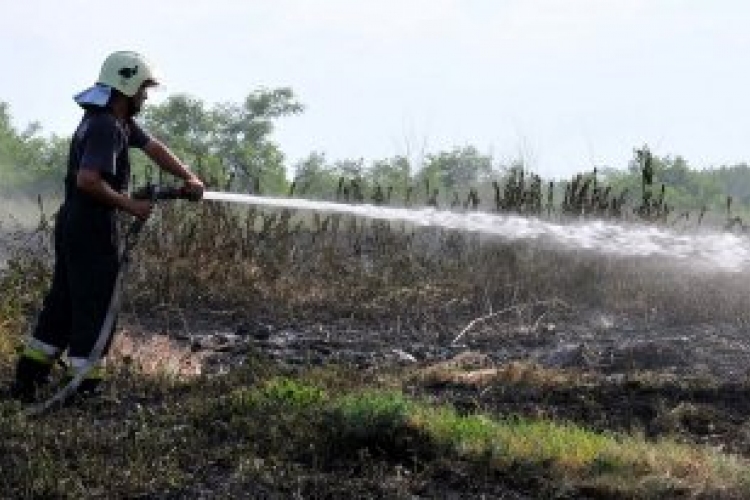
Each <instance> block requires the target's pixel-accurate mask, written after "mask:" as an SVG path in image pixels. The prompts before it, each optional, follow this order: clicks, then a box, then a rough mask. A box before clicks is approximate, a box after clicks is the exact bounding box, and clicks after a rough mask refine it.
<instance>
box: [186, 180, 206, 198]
mask: <svg viewBox="0 0 750 500" xmlns="http://www.w3.org/2000/svg"><path fill="white" fill-rule="evenodd" d="M182 189H184V190H185V192H186V193H187V194H188V197H189V199H190V200H193V201H199V200H200V199H201V198H203V191H205V189H206V186H205V185H204V184H203V181H202V180H200V179H199V178H198V177H197V176H196V175H195V174H190V176H189V177H188V178H187V179H185V184H183V186H182Z"/></svg>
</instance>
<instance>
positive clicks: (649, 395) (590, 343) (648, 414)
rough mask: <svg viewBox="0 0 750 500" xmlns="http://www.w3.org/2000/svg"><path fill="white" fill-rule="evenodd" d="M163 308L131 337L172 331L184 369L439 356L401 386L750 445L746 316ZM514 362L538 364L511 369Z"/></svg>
mask: <svg viewBox="0 0 750 500" xmlns="http://www.w3.org/2000/svg"><path fill="white" fill-rule="evenodd" d="M161 318H162V319H161V321H160V320H159V316H158V315H157V316H155V317H154V318H151V320H150V322H149V324H144V323H143V321H135V318H133V317H131V318H127V317H126V318H124V320H125V324H126V325H127V326H125V331H126V332H127V335H128V336H129V337H130V338H132V339H135V341H134V343H133V345H137V344H138V343H139V342H145V341H146V339H148V338H151V339H153V338H155V337H153V332H154V331H161V332H163V333H166V334H167V335H165V336H164V337H161V338H168V339H169V343H170V345H171V346H172V349H174V350H175V352H180V353H182V354H181V355H180V356H181V357H182V359H183V361H185V360H191V362H190V363H187V362H184V363H183V366H184V367H187V368H184V370H185V372H186V373H189V372H192V373H197V372H199V371H200V372H204V373H222V372H226V371H228V370H231V369H232V367H233V366H237V365H241V364H242V363H244V361H245V360H246V359H247V358H248V355H249V353H251V352H252V353H256V354H257V353H261V354H262V355H264V356H267V357H269V358H271V359H273V360H275V361H276V362H277V363H279V364H280V365H282V366H284V367H286V368H288V369H290V370H295V369H302V368H305V367H309V366H321V365H327V364H337V365H344V366H349V367H352V368H355V369H357V370H365V371H367V370H369V371H373V372H375V371H380V370H385V371H388V370H389V369H397V370H398V371H399V373H413V374H420V373H425V372H429V371H430V370H433V371H434V369H435V367H443V368H445V371H446V372H451V373H454V375H455V376H443V377H437V378H436V377H429V376H428V377H422V376H414V377H406V378H405V380H407V381H406V382H405V384H404V387H405V389H406V390H407V391H409V392H411V393H413V394H415V395H419V396H422V397H428V398H431V399H435V400H439V401H445V402H449V403H451V404H453V405H455V406H456V407H457V408H459V409H462V410H464V411H466V412H474V411H481V412H487V413H491V414H496V415H498V416H504V415H524V416H530V417H547V418H553V419H559V420H565V421H573V422H576V423H579V424H581V425H584V426H586V427H589V428H594V429H600V430H603V431H604V430H608V431H623V432H628V433H633V432H635V433H639V434H642V435H644V436H646V437H647V438H658V437H664V436H669V437H673V438H676V439H678V440H685V441H688V442H696V443H706V444H711V445H715V446H718V447H720V448H722V449H725V450H727V451H731V452H735V453H740V454H743V455H746V456H750V418H749V417H750V383H749V382H748V377H747V374H748V368H750V328H748V327H747V326H746V325H743V324H739V323H728V322H727V323H710V324H682V325H677V324H674V322H669V321H666V320H664V319H662V318H658V317H655V316H654V317H650V316H645V315H644V316H635V315H625V314H621V313H619V314H618V313H612V312H607V311H585V312H581V311H569V310H568V311H558V312H550V314H547V315H545V317H544V318H543V319H542V320H538V321H535V322H534V323H533V324H526V323H524V322H519V321H517V320H511V319H507V320H504V321H485V322H483V323H482V324H476V323H475V325H476V326H474V327H472V328H470V329H469V330H467V331H464V330H465V328H466V326H468V324H469V323H465V324H464V323H462V324H458V325H457V326H455V327H451V328H448V327H446V328H444V329H443V331H441V332H439V333H430V332H428V331H406V330H399V329H398V328H397V327H391V328H387V329H377V328H373V327H361V326H360V327H357V325H355V324H352V323H351V322H349V321H341V322H339V323H326V324H318V323H310V324H301V325H295V326H290V325H283V324H281V323H280V322H278V321H274V320H272V319H267V320H265V321H258V320H247V319H241V318H239V317H238V316H237V315H233V314H229V313H215V314H214V315H213V317H212V315H211V314H208V315H202V316H201V317H200V319H192V320H191V319H186V318H184V317H183V318H182V320H181V321H177V320H176V319H175V318H176V316H175V315H174V314H163V315H162V316H161ZM166 318H169V321H167V320H166ZM149 332H151V333H149ZM459 334H461V335H459ZM457 337H458V340H457V341H456V342H454V340H456V338H457ZM139 338H140V339H141V340H138V339H139ZM156 338H159V337H156ZM146 351H148V349H146ZM142 352H144V351H142ZM178 357H179V356H178ZM195 360H199V362H195ZM512 366H520V367H522V368H520V370H522V371H523V370H525V371H527V372H528V374H530V375H529V376H520V377H519V376H516V377H509V376H508V367H512ZM456 374H457V375H456Z"/></svg>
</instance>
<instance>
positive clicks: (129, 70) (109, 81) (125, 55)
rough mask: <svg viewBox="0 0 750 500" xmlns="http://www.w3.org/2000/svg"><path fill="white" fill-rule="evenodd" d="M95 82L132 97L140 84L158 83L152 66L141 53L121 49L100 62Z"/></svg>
mask: <svg viewBox="0 0 750 500" xmlns="http://www.w3.org/2000/svg"><path fill="white" fill-rule="evenodd" d="M97 83H98V84H100V85H106V86H108V87H111V88H113V89H117V90H119V91H120V92H122V93H123V94H125V95H126V96H128V97H133V96H134V95H135V94H136V93H137V92H138V89H140V88H141V85H143V84H144V83H146V84H148V85H158V84H159V79H158V78H157V76H156V72H155V71H154V67H153V66H152V65H151V63H150V62H148V61H147V60H146V58H145V57H143V56H142V55H141V54H139V53H137V52H131V51H126V50H121V51H117V52H113V53H112V54H110V55H109V56H108V57H107V59H105V60H104V63H103V64H102V69H101V71H100V72H99V80H97Z"/></svg>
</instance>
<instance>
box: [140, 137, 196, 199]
mask: <svg viewBox="0 0 750 500" xmlns="http://www.w3.org/2000/svg"><path fill="white" fill-rule="evenodd" d="M143 152H144V153H146V156H148V157H149V158H150V159H151V160H152V161H153V162H154V163H156V164H157V165H158V166H159V167H160V168H162V169H163V170H166V171H167V172H169V173H171V174H172V175H174V176H175V177H179V178H180V179H182V180H184V181H185V188H186V189H187V190H188V191H190V192H191V193H193V194H200V195H202V194H203V190H204V189H205V186H204V185H203V182H202V181H201V180H200V179H199V178H198V176H196V175H195V174H194V173H193V172H191V171H190V169H189V168H188V167H187V165H185V164H184V163H182V162H181V161H180V159H179V158H177V156H175V154H174V153H172V151H171V150H170V149H169V148H168V147H167V146H165V145H164V143H162V142H161V141H159V140H158V139H154V138H152V139H151V140H150V141H148V143H147V144H146V146H145V147H144V148H143Z"/></svg>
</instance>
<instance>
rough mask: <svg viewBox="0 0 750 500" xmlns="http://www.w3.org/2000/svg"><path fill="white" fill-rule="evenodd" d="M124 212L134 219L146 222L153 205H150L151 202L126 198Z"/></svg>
mask: <svg viewBox="0 0 750 500" xmlns="http://www.w3.org/2000/svg"><path fill="white" fill-rule="evenodd" d="M125 210H126V211H127V212H128V213H129V214H130V215H132V216H134V217H137V218H139V219H141V220H146V219H148V218H149V216H150V215H151V212H152V211H153V210H154V205H153V204H152V203H151V200H135V199H133V198H128V203H127V206H126V208H125Z"/></svg>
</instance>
